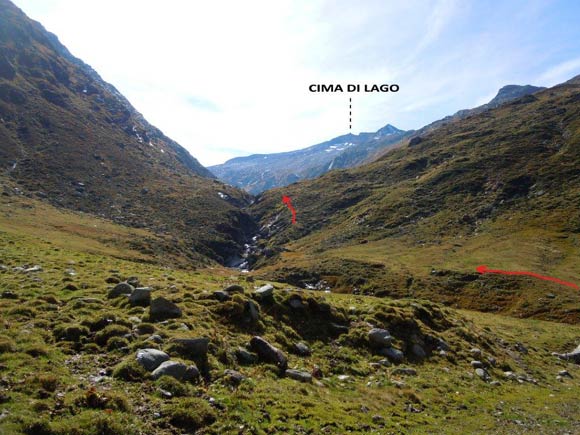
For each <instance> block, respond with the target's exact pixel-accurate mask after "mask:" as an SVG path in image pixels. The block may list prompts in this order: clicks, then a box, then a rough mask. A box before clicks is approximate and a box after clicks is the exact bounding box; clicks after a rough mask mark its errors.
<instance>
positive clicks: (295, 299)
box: [288, 295, 304, 310]
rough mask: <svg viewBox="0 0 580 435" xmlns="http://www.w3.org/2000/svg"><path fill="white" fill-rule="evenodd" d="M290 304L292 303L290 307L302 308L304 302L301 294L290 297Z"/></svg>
mask: <svg viewBox="0 0 580 435" xmlns="http://www.w3.org/2000/svg"><path fill="white" fill-rule="evenodd" d="M288 305H290V308H292V309H294V310H301V309H303V308H304V304H303V303H302V298H301V297H300V295H292V296H290V299H288Z"/></svg>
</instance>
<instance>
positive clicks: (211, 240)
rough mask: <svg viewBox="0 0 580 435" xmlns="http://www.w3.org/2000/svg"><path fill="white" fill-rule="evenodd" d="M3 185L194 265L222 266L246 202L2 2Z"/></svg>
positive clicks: (236, 242) (244, 221) (246, 223)
mask: <svg viewBox="0 0 580 435" xmlns="http://www.w3.org/2000/svg"><path fill="white" fill-rule="evenodd" d="M0 143H1V146H0V178H3V179H4V180H9V181H14V182H16V183H17V186H18V188H19V190H17V191H14V190H13V189H11V188H8V187H5V192H6V194H7V195H10V194H20V193H24V194H28V195H30V194H32V195H34V196H36V197H39V198H43V199H45V200H46V201H49V202H50V203H52V204H54V205H57V206H60V207H65V208H68V209H72V210H82V211H84V212H88V213H91V214H94V215H98V216H102V217H106V218H108V219H111V220H113V221H115V222H119V223H122V224H125V225H128V226H132V227H141V228H148V229H151V230H152V231H154V232H155V233H157V234H165V235H169V237H173V238H174V241H173V242H171V243H170V245H171V246H172V247H171V250H173V251H175V252H180V253H182V254H184V255H186V256H188V257H189V258H190V259H191V261H192V262H194V263H199V262H203V261H206V260H207V258H208V257H210V258H212V259H215V260H218V261H220V262H225V261H226V260H227V258H228V257H229V256H231V255H233V254H234V253H236V252H238V251H239V250H240V249H241V248H240V246H241V245H242V244H243V242H244V241H245V231H246V230H248V231H250V230H251V228H252V222H251V221H250V220H249V219H248V217H247V216H246V215H245V214H244V213H243V212H241V211H240V207H242V206H244V205H245V204H246V203H247V202H248V200H249V197H248V196H247V195H245V194H244V193H242V192H241V191H238V190H236V189H233V188H231V187H228V186H226V185H224V184H223V183H221V182H218V181H217V180H215V179H213V176H212V174H211V173H210V172H209V171H208V170H207V169H205V168H204V167H202V166H201V165H200V164H199V163H198V161H197V160H196V159H195V158H193V157H192V156H191V155H190V154H189V153H188V152H187V151H186V150H185V149H184V148H182V147H181V146H180V145H179V144H177V143H176V142H174V141H172V140H171V139H169V138H168V137H167V136H165V135H164V134H163V133H162V132H161V131H159V130H158V129H157V128H155V127H153V126H152V125H150V124H149V123H148V122H147V121H146V120H145V119H144V118H143V116H141V114H139V113H138V112H137V111H136V110H135V109H134V108H133V107H132V106H131V104H130V103H129V102H128V101H127V100H126V99H125V98H124V97H123V96H122V95H121V94H120V93H119V92H118V91H117V90H116V89H115V88H114V87H113V86H112V85H110V84H108V83H106V82H104V81H103V80H102V79H101V78H100V77H99V75H98V74H97V73H96V72H95V71H94V70H93V69H91V68H90V67H89V66H88V65H86V64H84V63H83V62H82V61H81V60H79V59H77V58H75V57H74V56H72V55H71V54H70V53H69V52H68V50H67V49H66V48H65V47H64V46H63V45H62V44H60V42H59V41H58V39H57V37H56V36H55V35H53V34H50V33H48V32H47V31H46V30H45V29H44V28H43V27H42V26H41V25H40V24H39V23H37V22H34V21H32V20H30V19H28V18H27V17H26V16H25V15H24V14H23V13H22V12H21V11H20V10H19V9H18V8H16V7H15V6H14V5H13V4H12V3H10V2H9V1H8V0H0Z"/></svg>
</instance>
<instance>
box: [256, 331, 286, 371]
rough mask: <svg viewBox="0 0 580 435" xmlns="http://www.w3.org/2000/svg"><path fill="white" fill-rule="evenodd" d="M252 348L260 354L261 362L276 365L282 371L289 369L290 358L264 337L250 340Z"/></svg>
mask: <svg viewBox="0 0 580 435" xmlns="http://www.w3.org/2000/svg"><path fill="white" fill-rule="evenodd" d="M250 348H251V349H252V350H253V351H254V352H256V353H257V354H258V357H259V358H260V359H261V360H263V361H265V362H268V363H273V364H276V365H277V366H278V367H280V369H282V370H286V369H287V368H288V358H286V355H284V353H283V352H282V351H281V350H280V349H278V348H276V347H274V346H272V345H271V344H270V343H268V342H267V341H266V340H264V339H263V338H262V337H257V336H256V337H252V339H251V340H250Z"/></svg>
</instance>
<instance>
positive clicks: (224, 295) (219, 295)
mask: <svg viewBox="0 0 580 435" xmlns="http://www.w3.org/2000/svg"><path fill="white" fill-rule="evenodd" d="M213 298H214V299H217V300H218V301H220V302H225V301H229V300H230V299H231V298H232V297H231V296H230V295H229V293H228V292H226V291H223V290H218V291H215V292H213Z"/></svg>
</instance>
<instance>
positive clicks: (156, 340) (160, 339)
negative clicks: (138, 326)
mask: <svg viewBox="0 0 580 435" xmlns="http://www.w3.org/2000/svg"><path fill="white" fill-rule="evenodd" d="M145 341H152V342H153V343H157V344H161V343H163V337H161V335H159V334H153V335H151V336H150V337H147V339H146V340H145Z"/></svg>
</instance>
